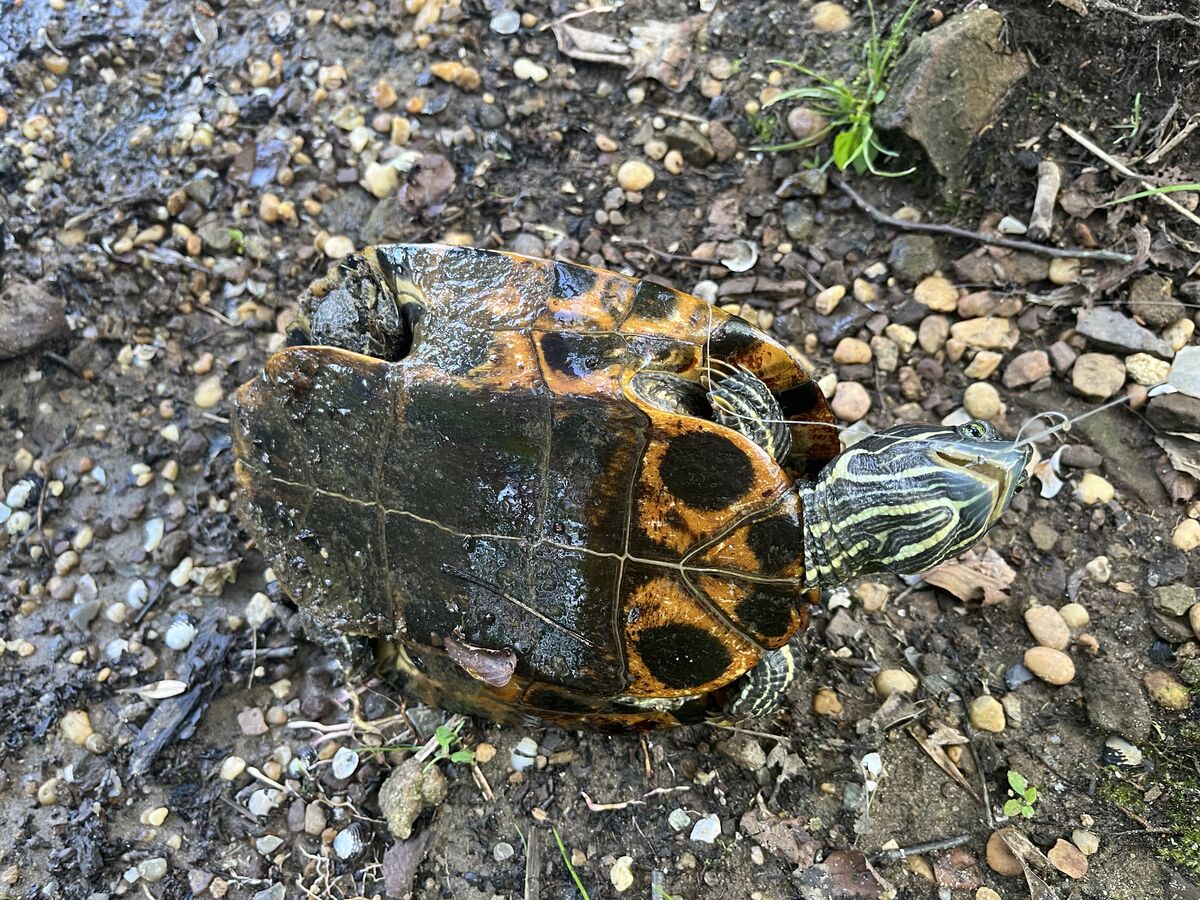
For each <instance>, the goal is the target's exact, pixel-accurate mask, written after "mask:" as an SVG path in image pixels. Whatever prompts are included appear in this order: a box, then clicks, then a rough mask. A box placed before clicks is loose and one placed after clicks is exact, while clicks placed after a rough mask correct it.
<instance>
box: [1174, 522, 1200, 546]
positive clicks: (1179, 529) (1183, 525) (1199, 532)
mask: <svg viewBox="0 0 1200 900" xmlns="http://www.w3.org/2000/svg"><path fill="white" fill-rule="evenodd" d="M1171 543H1172V544H1174V545H1175V546H1176V547H1177V548H1179V549H1180V550H1182V551H1183V552H1184V553H1191V552H1192V551H1193V550H1195V549H1197V548H1198V547H1200V522H1197V521H1196V520H1195V519H1184V520H1183V521H1182V522H1180V523H1179V524H1178V525H1176V526H1175V528H1174V529H1173V530H1172V531H1171Z"/></svg>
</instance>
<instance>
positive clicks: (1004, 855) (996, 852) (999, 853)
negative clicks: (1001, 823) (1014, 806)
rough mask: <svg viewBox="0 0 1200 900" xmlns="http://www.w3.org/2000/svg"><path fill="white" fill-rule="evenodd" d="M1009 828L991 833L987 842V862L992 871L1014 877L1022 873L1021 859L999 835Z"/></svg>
mask: <svg viewBox="0 0 1200 900" xmlns="http://www.w3.org/2000/svg"><path fill="white" fill-rule="evenodd" d="M1009 830H1011V829H1001V830H1000V831H996V832H993V833H992V836H991V837H989V838H988V842H987V864H988V868H990V869H991V870H992V871H993V872H996V873H997V874H999V875H1007V876H1009V877H1014V876H1017V875H1021V874H1023V873H1024V871H1025V870H1024V869H1023V868H1022V867H1021V861H1020V860H1019V859H1017V857H1016V856H1015V855H1014V854H1013V852H1012V851H1011V850H1009V849H1008V844H1006V843H1004V838H1003V837H1002V836H1001V835H1002V833H1003V832H1004V831H1009Z"/></svg>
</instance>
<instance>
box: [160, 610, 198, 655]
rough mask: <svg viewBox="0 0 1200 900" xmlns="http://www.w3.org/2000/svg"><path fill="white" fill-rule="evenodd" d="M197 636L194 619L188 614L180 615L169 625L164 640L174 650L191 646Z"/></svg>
mask: <svg viewBox="0 0 1200 900" xmlns="http://www.w3.org/2000/svg"><path fill="white" fill-rule="evenodd" d="M195 637H196V626H195V625H194V624H193V623H192V620H191V619H190V618H188V617H187V615H178V616H176V617H175V618H174V620H172V622H171V624H170V625H168V626H167V633H166V635H165V636H164V637H163V640H164V641H165V642H166V644H167V646H168V647H170V648H171V649H172V650H186V649H187V648H188V647H190V646H191V644H192V641H193V640H194V639H195Z"/></svg>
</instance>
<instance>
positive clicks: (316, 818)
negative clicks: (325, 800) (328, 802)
mask: <svg viewBox="0 0 1200 900" xmlns="http://www.w3.org/2000/svg"><path fill="white" fill-rule="evenodd" d="M327 824H328V817H327V816H326V815H325V808H324V807H323V806H321V804H320V803H317V802H316V801H315V800H314V801H313V802H312V803H309V804H307V805H306V806H305V807H304V833H305V834H310V835H312V836H313V837H319V836H320V835H321V832H323V831H324V830H325V828H326V826H327Z"/></svg>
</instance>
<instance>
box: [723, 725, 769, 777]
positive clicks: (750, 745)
mask: <svg viewBox="0 0 1200 900" xmlns="http://www.w3.org/2000/svg"><path fill="white" fill-rule="evenodd" d="M717 752H718V753H720V754H721V755H722V756H724V757H727V758H728V759H730V760H732V761H733V762H735V763H737V764H738V765H739V766H741V767H742V768H743V769H749V770H750V771H751V772H753V771H755V770H757V769H761V768H762V767H763V766H765V765H766V764H767V754H766V753H764V752H763V749H762V747H761V746H760V745H759V743H758V741H756V740H754V738H752V737H751V736H750V735H743V734H739V735H735V736H733V737H731V738H729V739H727V740H724V741H721V742H720V743H719V744H717Z"/></svg>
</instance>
